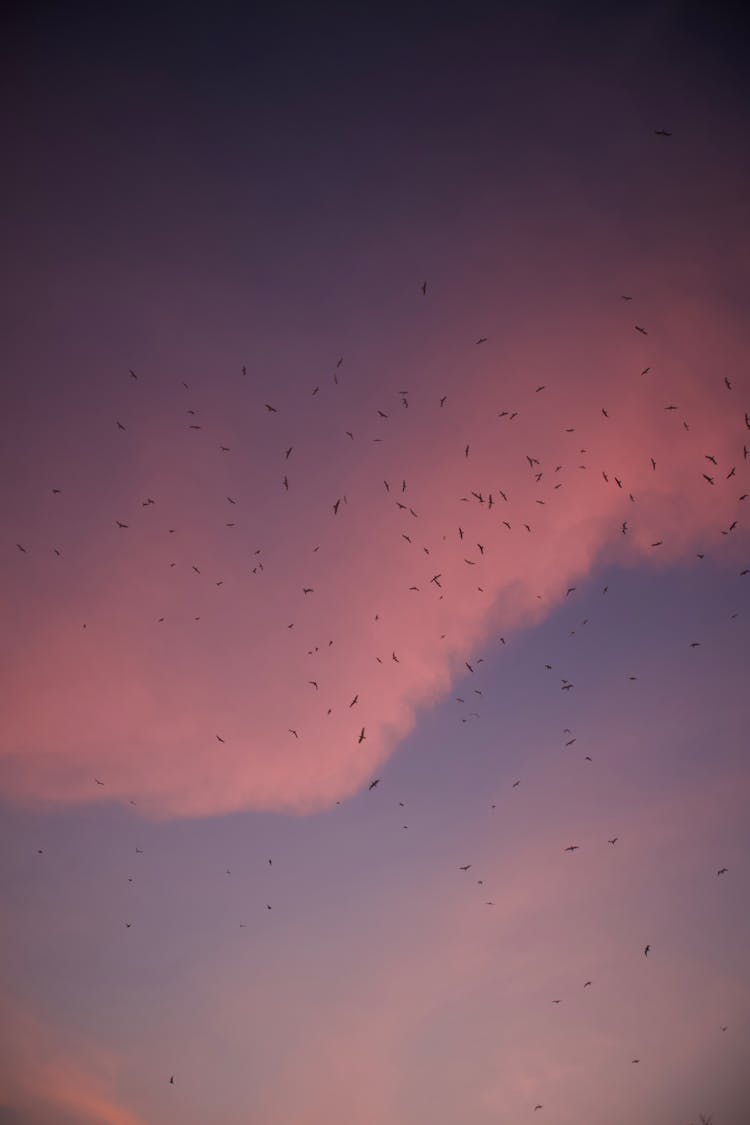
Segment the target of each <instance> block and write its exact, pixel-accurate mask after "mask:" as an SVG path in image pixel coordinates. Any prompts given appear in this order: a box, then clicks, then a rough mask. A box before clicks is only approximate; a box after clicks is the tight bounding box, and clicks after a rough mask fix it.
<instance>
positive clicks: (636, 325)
mask: <svg viewBox="0 0 750 1125" xmlns="http://www.w3.org/2000/svg"><path fill="white" fill-rule="evenodd" d="M633 327H634V328H635V330H636V332H640V333H641V335H642V336H648V332H647V331H646V329H645V328H641V326H640V324H634V325H633Z"/></svg>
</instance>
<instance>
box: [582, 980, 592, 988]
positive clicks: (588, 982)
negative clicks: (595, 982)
mask: <svg viewBox="0 0 750 1125" xmlns="http://www.w3.org/2000/svg"><path fill="white" fill-rule="evenodd" d="M590 984H591V981H590V980H587V981H585V983H584V985H583V987H584V988H588V987H589V985H590Z"/></svg>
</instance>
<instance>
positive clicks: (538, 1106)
mask: <svg viewBox="0 0 750 1125" xmlns="http://www.w3.org/2000/svg"><path fill="white" fill-rule="evenodd" d="M534 1109H544V1106H543V1105H535V1106H534Z"/></svg>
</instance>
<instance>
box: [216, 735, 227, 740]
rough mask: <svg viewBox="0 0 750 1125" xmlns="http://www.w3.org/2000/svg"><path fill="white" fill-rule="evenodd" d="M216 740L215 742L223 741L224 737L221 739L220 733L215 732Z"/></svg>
mask: <svg viewBox="0 0 750 1125" xmlns="http://www.w3.org/2000/svg"><path fill="white" fill-rule="evenodd" d="M216 741H217V742H224V741H225V740H224V739H223V738H222V737H221V735H220V734H217V735H216Z"/></svg>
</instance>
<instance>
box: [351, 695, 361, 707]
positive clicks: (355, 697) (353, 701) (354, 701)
mask: <svg viewBox="0 0 750 1125" xmlns="http://www.w3.org/2000/svg"><path fill="white" fill-rule="evenodd" d="M358 699H359V695H355V696H354V699H353V700H352V701H351V703H350V704H349V706H350V707H353V706H354V704H355V703H356V702H357V700H358Z"/></svg>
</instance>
